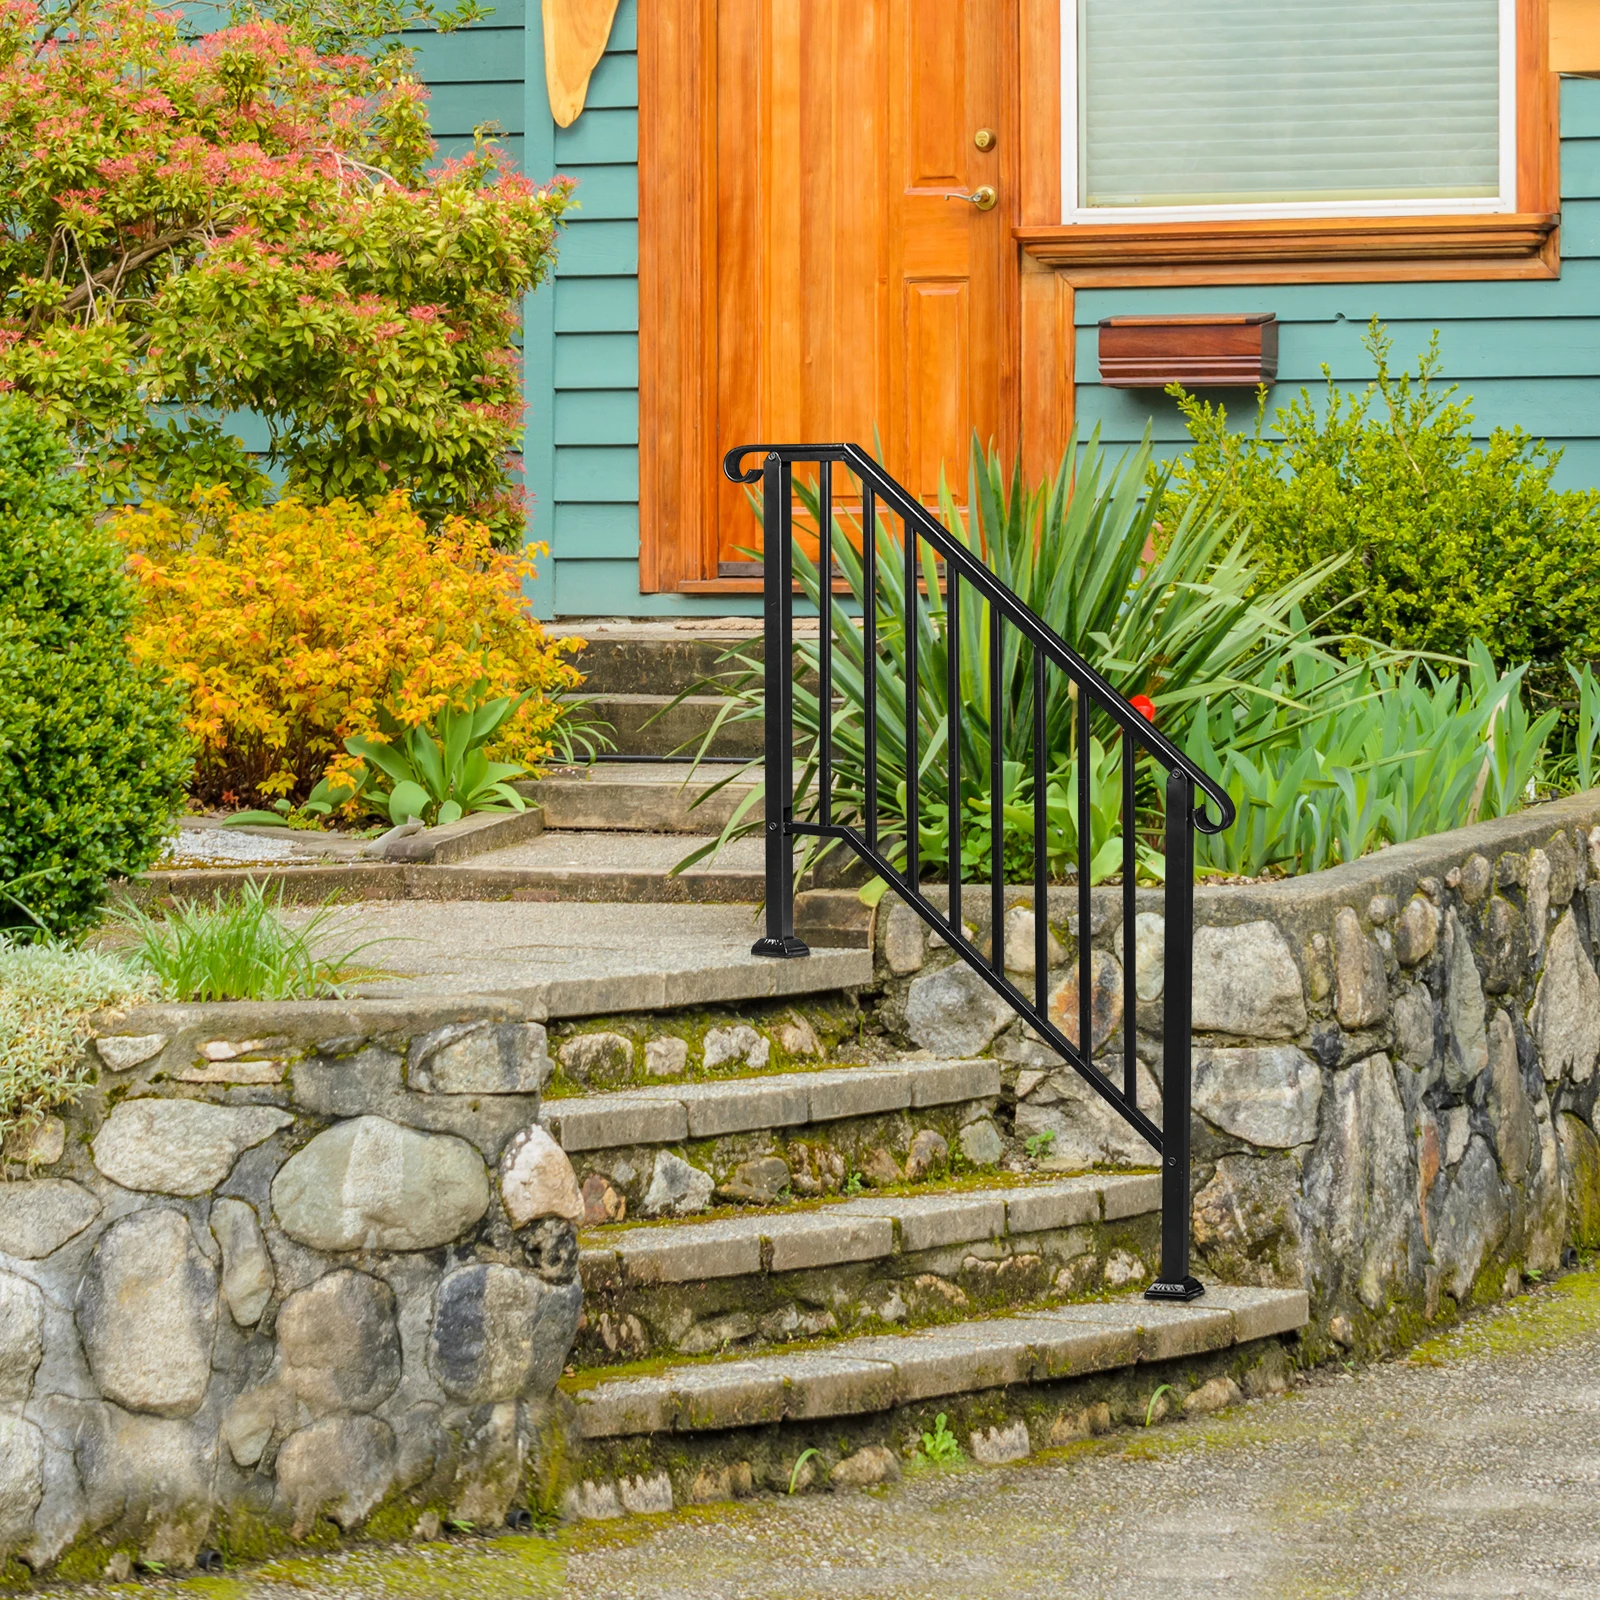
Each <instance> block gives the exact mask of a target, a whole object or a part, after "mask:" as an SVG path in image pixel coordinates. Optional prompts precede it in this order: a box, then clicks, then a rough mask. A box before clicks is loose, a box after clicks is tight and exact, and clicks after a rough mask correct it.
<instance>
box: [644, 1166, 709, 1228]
mask: <svg viewBox="0 0 1600 1600" xmlns="http://www.w3.org/2000/svg"><path fill="white" fill-rule="evenodd" d="M715 1188H716V1184H715V1182H714V1181H713V1179H712V1177H711V1174H710V1173H709V1172H702V1171H701V1170H700V1169H699V1168H698V1167H691V1166H690V1165H689V1163H688V1162H687V1161H685V1160H684V1159H683V1158H682V1157H681V1156H675V1155H673V1153H672V1152H671V1151H670V1150H662V1151H659V1152H658V1153H657V1155H656V1165H655V1170H654V1172H652V1173H651V1175H650V1188H649V1190H648V1191H647V1192H646V1194H645V1197H644V1211H645V1215H646V1216H651V1217H659V1216H662V1215H664V1214H665V1213H667V1212H671V1213H673V1214H674V1215H676V1216H680V1217H682V1216H688V1215H689V1214H690V1213H691V1212H695V1211H704V1210H705V1209H706V1207H707V1206H709V1205H710V1204H711V1194H712V1191H713V1190H714V1189H715Z"/></svg>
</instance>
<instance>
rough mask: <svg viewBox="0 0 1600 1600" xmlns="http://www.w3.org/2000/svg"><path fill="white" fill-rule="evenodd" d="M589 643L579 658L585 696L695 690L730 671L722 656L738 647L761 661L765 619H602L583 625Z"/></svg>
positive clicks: (654, 693) (578, 626) (669, 695)
mask: <svg viewBox="0 0 1600 1600" xmlns="http://www.w3.org/2000/svg"><path fill="white" fill-rule="evenodd" d="M576 627H577V631H578V632H580V633H581V635H582V637H583V638H584V639H585V640H586V641H587V642H586V644H585V645H584V648H583V649H582V650H581V651H580V652H579V653H578V655H577V657H576V664H577V667H578V670H579V671H580V672H582V673H583V674H584V686H583V692H584V693H585V694H592V695H617V694H620V695H665V696H667V697H668V698H670V697H671V696H673V695H675V694H681V693H682V692H683V691H684V690H685V689H692V688H694V687H695V685H696V684H698V683H700V682H701V681H702V680H704V679H706V678H709V677H713V676H716V675H717V674H719V673H723V672H726V671H728V670H729V668H730V666H731V665H732V663H724V662H723V661H722V659H721V658H722V656H723V655H724V654H725V652H727V651H728V650H729V649H733V648H737V649H739V650H741V651H743V652H744V653H745V654H747V655H749V656H751V657H752V658H753V659H755V660H759V659H760V657H761V619H760V618H759V617H728V618H723V619H716V620H714V621H712V622H711V624H710V625H709V626H707V625H706V624H705V623H702V622H700V621H699V620H698V619H696V623H695V625H694V626H692V627H685V626H681V625H680V623H679V622H635V621H621V620H617V621H611V620H600V621H596V622H592V623H579V624H577V625H576Z"/></svg>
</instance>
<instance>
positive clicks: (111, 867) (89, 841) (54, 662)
mask: <svg viewBox="0 0 1600 1600" xmlns="http://www.w3.org/2000/svg"><path fill="white" fill-rule="evenodd" d="M70 469H71V463H70V462H69V460H68V456H67V450H66V446H65V445H64V444H63V442H62V441H61V439H60V437H59V436H58V435H57V434H56V433H55V432H54V431H53V430H52V429H51V428H50V426H49V424H48V423H46V422H45V421H44V419H43V418H42V417H41V416H40V415H39V414H38V412H37V411H36V410H35V409H34V408H33V407H32V405H31V404H29V403H28V402H26V401H23V400H19V399H14V398H13V399H7V398H5V397H4V396H0V891H3V892H4V893H5V895H6V898H5V899H4V900H3V901H0V929H4V928H7V927H9V928H12V929H14V930H15V929H17V928H21V927H43V928H45V929H48V930H49V931H51V932H53V933H64V932H69V931H71V930H73V929H75V928H78V927H81V926H83V925H84V924H85V923H87V922H89V921H90V920H92V918H93V917H94V915H95V913H96V912H97V910H98V909H99V906H100V904H101V902H102V900H103V898H104V894H105V883H106V879H107V877H108V876H109V875H110V874H113V873H132V872H137V871H140V870H141V869H142V868H144V867H145V866H147V865H148V864H149V863H150V861H152V860H153V859H154V857H155V855H156V853H157V851H158V849H159V848H160V845H161V841H162V838H163V836H164V834H165V833H166V831H167V828H168V826H169V824H170V823H171V820H172V815H173V812H174V810H175V809H176V807H177V805H178V803H179V800H180V797H181V795H182V792H183V784H184V781H185V780H186V778H187V777H188V774H189V770H190V767H191V765H192V758H191V753H190V746H189V740H188V736H187V735H186V734H185V732H184V730H183V722H182V717H181V706H180V702H179V700H178V697H177V696H176V695H175V694H174V692H173V691H172V690H171V689H169V688H168V687H166V685H165V684H164V683H163V681H162V674H161V673H160V672H159V671H158V670H157V669H156V668H154V667H147V668H139V667H135V666H134V664H133V662H132V660H131V658H130V657H129V654H128V644H127V632H128V623H129V620H130V618H131V616H132V612H133V591H132V588H131V586H130V584H129V582H128V580H127V579H126V577H124V575H123V571H122V554H121V551H120V550H119V549H118V547H117V546H116V545H115V544H114V543H113V542H112V541H111V540H110V538H108V537H107V536H106V535H105V534H104V533H103V532H102V531H101V530H100V529H99V528H97V527H96V525H95V522H94V519H93V517H92V515H91V514H90V504H89V498H88V495H87V492H86V489H85V486H84V485H83V483H82V482H81V481H80V480H79V479H78V478H77V477H76V476H74V475H73V473H72V472H71V470H70ZM19 902H20V904H19ZM23 907H26V914H25V913H24V910H23V909H22V908H23Z"/></svg>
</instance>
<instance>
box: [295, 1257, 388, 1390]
mask: <svg viewBox="0 0 1600 1600" xmlns="http://www.w3.org/2000/svg"><path fill="white" fill-rule="evenodd" d="M277 1333H278V1348H279V1349H280V1350H281V1351H282V1353H283V1381H284V1383H285V1384H286V1385H287V1386H288V1387H289V1388H290V1389H291V1390H293V1392H294V1393H295V1394H297V1395H298V1396H299V1397H300V1399H301V1400H303V1401H304V1402H305V1403H306V1405H307V1406H308V1407H309V1408H310V1410H311V1412H312V1414H313V1415H314V1416H321V1415H323V1414H324V1413H326V1412H329V1411H372V1410H374V1409H376V1407H378V1406H380V1405H381V1404H382V1403H383V1402H384V1401H385V1400H387V1399H388V1398H389V1396H390V1395H391V1394H393V1393H394V1391H395V1389H396V1388H397V1387H398V1386H399V1383H400V1332H399V1328H398V1327H397V1325H396V1321H395V1299H394V1290H392V1289H391V1288H390V1287H389V1285H388V1284H386V1283H385V1282H384V1281H383V1280H382V1279H381V1278H374V1277H373V1276H372V1275H371V1274H370V1273H366V1272H353V1271H350V1270H348V1269H343V1270H341V1271H338V1272H330V1273H329V1274H328V1275H327V1277H325V1278H318V1279H317V1281H316V1282H315V1283H313V1284H311V1285H310V1286H309V1287H307V1288H304V1289H300V1290H298V1291H297V1292H296V1293H294V1294H292V1295H290V1296H289V1298H288V1299H287V1300H285V1301H284V1303H283V1307H282V1309H281V1310H280V1311H279V1312H278V1324H277Z"/></svg>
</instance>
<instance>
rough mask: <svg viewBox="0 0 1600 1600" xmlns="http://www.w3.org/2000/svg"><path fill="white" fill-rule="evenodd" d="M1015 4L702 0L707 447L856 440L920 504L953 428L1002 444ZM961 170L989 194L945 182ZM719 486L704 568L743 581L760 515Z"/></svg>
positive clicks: (957, 452)
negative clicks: (710, 101) (706, 82)
mask: <svg viewBox="0 0 1600 1600" xmlns="http://www.w3.org/2000/svg"><path fill="white" fill-rule="evenodd" d="M1015 16H1016V12H1015V3H1014V0H718V3H717V4H716V8H715V84H714V87H715V94H714V103H715V116H716V125H715V152H716V157H715V166H716V203H715V210H714V229H715V250H714V252H708V255H710V257H711V259H710V262H709V263H708V264H710V265H711V266H712V271H711V272H710V273H708V274H707V275H706V278H707V279H708V280H709V281H708V282H707V284H706V292H707V293H708V295H709V296H711V297H712V299H713V301H714V305H708V306H707V316H708V322H710V331H711V333H712V339H711V341H709V342H711V343H713V344H714V347H715V351H716V361H715V374H714V377H712V376H710V375H708V382H707V384H706V395H707V399H708V401H710V402H711V404H712V406H713V407H714V421H713V426H712V428H711V429H710V430H709V431H710V432H711V433H712V435H713V439H712V440H711V441H709V442H711V443H713V444H714V451H711V452H708V456H713V457H714V461H717V462H719V461H720V460H721V457H722V453H723V452H724V451H725V450H726V449H728V448H729V447H730V446H733V445H736V444H744V443H750V442H756V441H782V442H793V441H802V440H806V441H837V440H849V441H852V442H855V443H859V444H861V445H863V446H865V447H866V448H868V449H871V448H873V445H874V441H875V440H876V441H879V442H880V443H881V449H882V455H883V460H884V463H885V465H886V466H887V468H888V470H889V471H890V472H891V473H893V474H894V475H895V476H896V477H898V478H899V479H901V481H902V482H904V483H905V484H906V485H907V486H908V487H909V488H911V489H913V490H914V491H915V492H916V493H917V494H918V495H920V496H922V497H924V498H925V499H926V500H927V501H928V502H929V503H932V502H933V501H934V500H935V499H936V496H937V493H938V488H939V478H940V473H941V470H942V471H943V472H944V473H945V474H946V476H947V478H948V480H949V482H950V483H951V485H952V487H953V488H955V489H956V491H957V497H958V499H961V500H964V499H965V488H966V463H967V452H968V445H969V441H970V439H971V437H972V433H973V431H974V430H976V431H977V433H978V435H979V437H980V438H982V439H983V440H984V441H985V442H987V441H989V440H994V441H995V442H996V443H998V444H999V445H1000V446H1001V447H1002V449H1004V450H1005V451H1007V452H1008V453H1009V452H1010V451H1011V450H1012V449H1014V448H1015V444H1016V434H1017V376H1016V375H1017V350H1016V343H1017V338H1016V298H1017V284H1016V252H1015V247H1014V245H1013V244H1012V240H1011V227H1012V223H1013V218H1014V216H1015V177H1014V174H1015V172H1016V170H1017V163H1016V145H1017V133H1016V122H1017V119H1016V115H1015V110H1014V102H1015V88H1014V85H1015V81H1016V63H1015V49H1016V21H1015ZM980 130H987V134H988V137H984V136H982V134H981V132H980ZM985 145H987V148H983V146H985ZM982 186H988V187H990V188H992V189H993V190H995V192H996V194H997V197H998V203H997V204H996V205H995V206H994V207H993V208H992V209H989V210H980V209H979V208H978V207H977V206H976V205H974V204H972V203H971V202H970V201H968V200H966V199H964V198H959V196H962V195H966V194H970V193H972V192H973V191H975V190H978V189H979V188H980V187H982ZM952 195H955V196H958V198H948V197H949V196H952ZM713 318H714V320H712V319H713ZM706 465H707V466H708V467H713V465H714V463H713V460H710V459H708V460H707V462H706ZM718 483H719V489H718V492H717V495H716V497H715V500H714V501H712V502H710V503H708V506H707V509H708V511H709V512H710V514H711V517H712V519H713V521H714V524H715V526H714V527H713V528H711V529H708V530H706V533H707V534H708V535H709V537H707V538H706V539H705V543H704V544H703V545H702V549H705V550H706V553H707V555H708V556H709V555H710V554H711V553H712V551H713V550H714V552H715V562H716V565H715V568H714V570H713V571H710V572H706V573H705V577H706V578H709V579H712V580H713V581H715V580H716V579H717V578H719V577H720V578H721V579H723V580H726V579H729V578H753V577H754V575H755V572H756V570H757V569H756V568H754V567H753V566H752V565H751V564H750V563H751V560H752V554H753V551H754V548H755V546H756V545H757V544H758V543H759V529H758V527H757V524H756V521H755V519H754V517H753V516H752V514H751V511H750V508H749V505H748V502H747V501H746V498H745V494H744V491H743V490H742V489H740V488H737V487H736V486H734V485H731V484H728V483H727V482H726V481H725V480H722V479H721V478H720V474H719V475H718ZM840 488H841V489H842V488H843V483H842V481H841V483H840ZM707 565H710V563H709V562H707Z"/></svg>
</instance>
